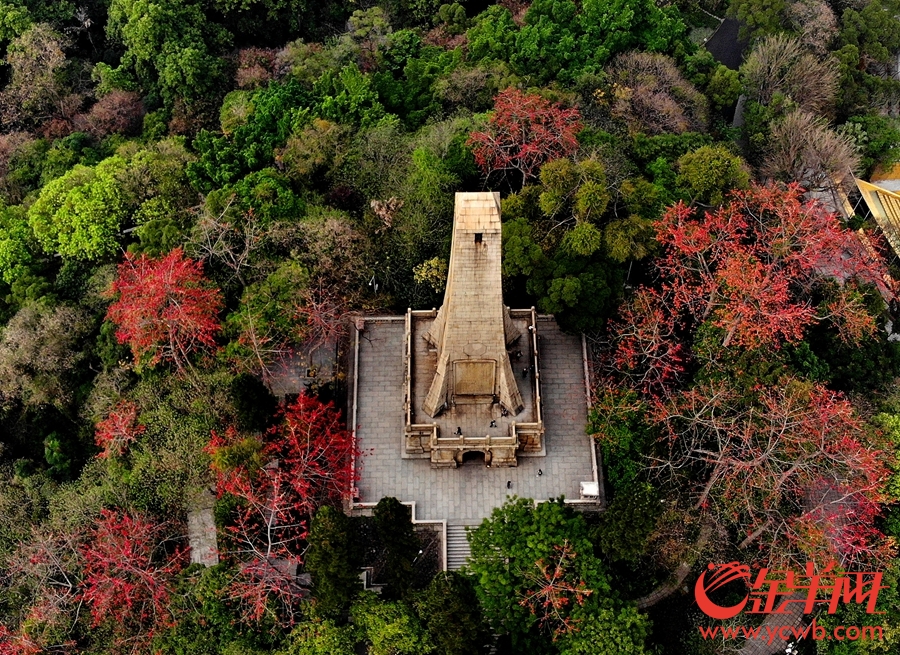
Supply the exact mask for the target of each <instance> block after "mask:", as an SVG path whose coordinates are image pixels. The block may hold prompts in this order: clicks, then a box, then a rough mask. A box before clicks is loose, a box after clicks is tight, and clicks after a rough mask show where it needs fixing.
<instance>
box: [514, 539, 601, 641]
mask: <svg viewBox="0 0 900 655" xmlns="http://www.w3.org/2000/svg"><path fill="white" fill-rule="evenodd" d="M554 550H555V551H556V552H555V553H554V554H553V557H552V558H550V561H549V562H545V561H544V560H543V559H539V560H538V561H537V562H535V564H534V565H535V568H536V569H537V571H536V572H535V571H529V572H527V573H526V574H525V580H526V581H527V582H528V585H529V589H528V591H526V592H525V596H524V598H522V600H520V601H519V605H521V606H522V607H527V608H528V609H529V610H531V613H532V614H533V615H534V616H536V617H537V618H538V623H539V625H540V627H541V629H547V630H549V631H550V633H551V634H552V635H553V640H554V641H556V639H557V638H558V637H561V636H562V635H564V634H567V633H569V632H574V631H577V630H578V625H577V621H575V620H573V619H572V617H571V616H570V613H571V611H572V606H573V605H583V604H584V601H585V600H586V599H587V597H588V596H590V595H591V594H592V593H594V591H593V589H588V587H587V585H586V584H585V582H584V580H581V579H579V578H578V576H577V575H576V574H575V573H574V572H573V571H572V564H573V562H574V560H575V557H576V556H577V553H576V552H575V551H574V550H573V548H572V545H571V544H570V543H569V542H568V540H565V541H563V543H562V545H559V544H558V545H556V546H555V547H554Z"/></svg>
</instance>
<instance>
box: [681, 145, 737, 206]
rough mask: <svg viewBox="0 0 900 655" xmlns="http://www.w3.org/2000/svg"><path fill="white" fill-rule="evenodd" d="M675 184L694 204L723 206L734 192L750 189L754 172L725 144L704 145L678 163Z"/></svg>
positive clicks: (684, 156)
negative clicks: (751, 176) (728, 195)
mask: <svg viewBox="0 0 900 655" xmlns="http://www.w3.org/2000/svg"><path fill="white" fill-rule="evenodd" d="M676 166H677V168H678V176H677V177H676V178H675V183H676V184H677V185H678V186H679V187H681V188H683V189H685V191H686V192H687V195H688V197H690V198H691V200H692V201H693V202H700V203H704V204H709V205H721V204H722V203H723V202H724V201H725V195H726V194H727V193H728V192H729V191H731V190H733V189H746V188H747V187H748V186H749V184H750V170H749V167H748V166H747V164H746V163H745V162H744V160H743V159H741V158H740V157H738V156H737V155H735V154H733V153H732V152H731V151H730V150H728V148H726V147H725V146H721V145H716V146H703V147H701V148H698V149H697V150H694V151H693V152H689V153H687V154H685V155H682V156H681V157H679V158H678V161H677V162H676Z"/></svg>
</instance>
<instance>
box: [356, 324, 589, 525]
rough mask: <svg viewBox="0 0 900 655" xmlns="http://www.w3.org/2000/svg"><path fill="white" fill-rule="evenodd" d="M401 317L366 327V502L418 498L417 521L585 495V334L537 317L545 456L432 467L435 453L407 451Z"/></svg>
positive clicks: (360, 410)
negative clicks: (495, 464) (507, 464)
mask: <svg viewBox="0 0 900 655" xmlns="http://www.w3.org/2000/svg"><path fill="white" fill-rule="evenodd" d="M397 318H398V320H384V319H382V320H379V319H374V320H373V319H367V320H366V322H365V327H364V329H363V331H362V332H361V333H360V340H359V371H358V391H357V416H356V426H357V439H358V445H359V448H360V449H361V450H362V451H363V456H362V458H361V460H360V463H359V471H360V480H359V483H358V485H357V487H358V489H359V501H360V502H364V503H375V502H378V500H380V499H381V498H382V497H385V496H394V497H396V498H398V499H399V500H401V501H415V502H416V516H417V519H418V520H442V519H444V520H447V521H449V522H452V523H456V524H476V523H478V522H480V520H481V519H483V518H484V517H486V516H488V515H490V513H491V510H493V509H494V508H495V507H499V506H500V505H502V504H503V502H504V501H505V500H506V498H507V497H508V496H513V495H516V496H520V497H527V498H534V499H536V500H546V499H548V498H555V497H559V496H565V497H567V498H572V499H577V498H579V492H580V482H582V481H587V480H592V479H593V473H592V469H591V454H590V448H591V442H590V439H589V437H588V436H587V435H586V434H585V431H584V426H585V423H586V421H587V407H586V403H585V391H584V367H583V362H582V349H581V339H580V338H579V337H575V336H571V335H567V334H563V333H562V332H561V331H560V330H559V328H558V327H557V325H556V322H555V321H554V320H553V319H552V318H550V317H539V319H538V321H539V323H538V334H539V335H540V341H539V344H538V347H539V350H540V361H541V384H542V388H541V392H542V396H543V401H544V402H543V408H544V424H545V428H546V434H545V436H544V439H545V447H546V456H544V457H527V458H526V457H519V460H518V466H517V467H515V468H487V467H485V465H484V461H483V460H482V459H480V458H474V459H472V460H470V461H466V462H465V463H464V464H463V465H462V466H460V467H459V468H457V469H432V468H431V464H430V462H429V461H428V460H423V459H402V458H401V448H402V440H401V438H400V437H401V435H402V434H403V429H404V413H403V392H404V389H403V383H404V340H403V337H404V321H403V317H397ZM539 472H540V475H539ZM507 481H509V482H510V487H511V488H509V489H507Z"/></svg>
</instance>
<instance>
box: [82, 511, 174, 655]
mask: <svg viewBox="0 0 900 655" xmlns="http://www.w3.org/2000/svg"><path fill="white" fill-rule="evenodd" d="M168 527H169V526H167V525H165V524H160V523H154V522H152V521H150V520H149V519H147V518H144V517H142V516H139V515H134V516H132V515H129V514H121V513H118V512H113V511H110V510H103V511H102V513H101V516H100V518H99V519H98V520H97V523H96V525H95V526H94V528H93V529H92V530H91V532H90V534H89V538H88V539H87V542H86V544H85V545H84V546H83V547H82V549H81V550H82V555H83V557H84V561H85V569H84V574H85V579H84V594H83V598H84V601H85V603H86V604H87V606H88V607H89V608H90V611H91V618H92V624H93V625H94V626H98V625H100V624H109V625H110V626H112V627H113V630H114V631H115V632H117V633H119V634H120V637H119V639H120V640H127V641H131V642H140V643H144V642H145V641H146V640H147V639H149V638H150V637H151V636H152V634H153V632H154V631H155V630H156V629H158V628H160V627H164V626H167V625H170V624H171V615H170V614H169V598H170V596H171V593H172V586H171V584H172V579H173V577H174V575H175V574H176V573H177V572H178V571H179V570H180V569H181V568H182V566H183V564H184V558H183V553H181V552H180V551H177V550H176V551H175V552H174V553H171V554H169V553H167V552H166V548H165V541H166V539H165V535H166V531H167V529H168Z"/></svg>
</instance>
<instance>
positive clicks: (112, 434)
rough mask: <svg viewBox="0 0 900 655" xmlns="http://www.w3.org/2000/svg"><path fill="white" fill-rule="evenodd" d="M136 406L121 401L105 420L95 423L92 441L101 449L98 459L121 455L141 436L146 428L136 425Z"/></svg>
mask: <svg viewBox="0 0 900 655" xmlns="http://www.w3.org/2000/svg"><path fill="white" fill-rule="evenodd" d="M137 415H138V406H137V405H136V404H134V403H132V402H129V401H122V402H120V403H119V404H118V405H116V407H115V408H114V409H113V410H112V411H111V412H110V413H109V416H107V417H106V418H105V419H103V420H102V421H100V422H99V423H97V428H96V431H95V432H94V439H95V441H96V443H97V445H98V446H100V447H101V448H103V452H102V453H100V457H110V456H117V455H121V454H123V453H124V452H125V449H126V448H128V445H129V444H130V443H132V442H133V441H134V440H135V439H137V438H138V436H139V435H141V434H142V433H143V432H144V430H146V429H147V428H146V426H144V425H141V424H140V423H138V420H137Z"/></svg>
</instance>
